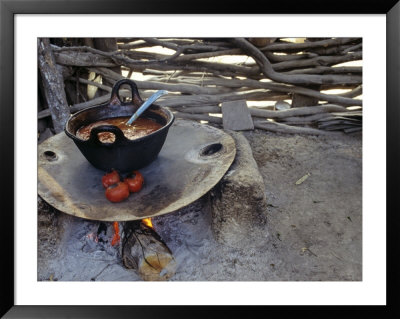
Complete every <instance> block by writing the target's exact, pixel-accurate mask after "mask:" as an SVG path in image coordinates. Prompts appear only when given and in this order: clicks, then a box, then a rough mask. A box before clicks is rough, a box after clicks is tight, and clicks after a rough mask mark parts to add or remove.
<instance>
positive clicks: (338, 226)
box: [245, 131, 362, 281]
mask: <svg viewBox="0 0 400 319" xmlns="http://www.w3.org/2000/svg"><path fill="white" fill-rule="evenodd" d="M245 136H246V137H247V139H248V140H249V142H250V144H251V147H252V150H253V156H254V159H255V160H256V162H257V164H258V167H259V170H260V172H261V174H262V176H263V179H264V183H265V191H266V195H267V201H268V207H269V211H268V221H269V223H268V224H269V225H268V227H269V230H270V234H271V235H272V236H275V237H276V238H277V239H278V247H277V250H280V252H279V251H277V255H279V256H280V258H281V260H282V261H283V262H282V263H281V267H282V269H276V271H277V272H279V273H280V275H278V277H280V278H281V279H282V280H324V281H330V280H362V272H361V270H362V264H361V261H362V147H361V146H362V138H361V134H358V135H355V136H346V135H344V136H343V137H334V138H333V137H315V136H299V135H297V136H293V135H278V134H273V133H265V132H259V131H254V132H248V133H245ZM307 174H310V175H309V177H308V178H307V179H306V180H305V181H304V182H303V183H301V184H298V185H296V182H297V181H298V180H299V179H301V178H302V177H303V176H306V175H307Z"/></svg>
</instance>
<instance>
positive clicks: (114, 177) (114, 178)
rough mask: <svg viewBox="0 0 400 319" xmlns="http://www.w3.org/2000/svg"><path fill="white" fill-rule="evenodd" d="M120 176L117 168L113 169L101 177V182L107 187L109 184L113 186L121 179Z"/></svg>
mask: <svg viewBox="0 0 400 319" xmlns="http://www.w3.org/2000/svg"><path fill="white" fill-rule="evenodd" d="M120 180H121V179H120V177H119V174H118V172H117V171H116V170H112V171H111V172H110V173H107V174H105V175H104V176H103V177H102V178H101V182H102V184H103V186H104V187H105V188H107V187H108V186H111V185H113V184H116V183H118V182H119V181H120Z"/></svg>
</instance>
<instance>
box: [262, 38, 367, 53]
mask: <svg viewBox="0 0 400 319" xmlns="http://www.w3.org/2000/svg"><path fill="white" fill-rule="evenodd" d="M360 40H361V38H336V39H327V40H321V41H315V42H304V43H290V42H288V43H272V44H268V45H266V46H265V47H262V48H261V51H280V52H282V51H293V50H295V51H303V50H304V49H310V48H318V47H327V46H332V45H341V44H346V43H351V42H356V41H360Z"/></svg>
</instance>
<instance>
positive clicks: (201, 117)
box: [174, 112, 222, 124]
mask: <svg viewBox="0 0 400 319" xmlns="http://www.w3.org/2000/svg"><path fill="white" fill-rule="evenodd" d="M174 115H175V116H176V117H178V118H182V119H188V120H194V121H207V122H209V123H215V124H222V118H221V117H216V116H210V115H205V114H190V113H183V112H174Z"/></svg>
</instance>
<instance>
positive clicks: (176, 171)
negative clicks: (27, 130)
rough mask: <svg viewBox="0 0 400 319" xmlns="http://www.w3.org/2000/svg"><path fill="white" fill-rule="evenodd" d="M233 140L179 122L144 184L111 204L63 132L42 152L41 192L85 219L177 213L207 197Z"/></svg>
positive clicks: (97, 174)
mask: <svg viewBox="0 0 400 319" xmlns="http://www.w3.org/2000/svg"><path fill="white" fill-rule="evenodd" d="M235 153H236V148H235V142H234V140H233V138H232V137H231V136H229V135H228V134H227V133H225V132H223V131H222V130H219V129H216V128H214V127H211V126H208V125H204V124H199V123H197V122H192V121H187V120H176V122H175V123H174V125H173V126H172V127H171V128H170V131H169V133H168V136H167V139H166V141H165V144H164V146H163V148H162V150H161V152H160V153H159V155H158V157H157V159H156V160H155V161H154V162H152V163H151V164H150V165H148V166H146V167H144V168H142V169H141V170H140V172H141V173H142V174H143V177H144V180H145V185H144V187H143V188H142V190H141V191H140V192H138V193H133V194H131V195H130V196H129V198H128V199H127V200H125V201H123V202H120V203H111V202H109V201H108V200H107V199H106V197H105V195H104V191H105V190H104V188H103V186H102V184H101V178H102V176H103V175H104V174H105V172H104V171H102V170H99V169H97V168H95V167H93V166H92V165H91V164H90V163H89V162H88V161H87V160H86V159H85V158H84V157H83V155H82V154H81V152H80V151H79V150H78V148H77V147H76V145H75V144H74V143H73V142H72V140H71V139H69V138H68V137H67V136H66V135H65V133H64V132H62V133H60V134H57V135H55V136H53V137H51V138H49V139H47V140H46V141H44V142H43V143H42V144H40V145H39V147H38V192H39V195H40V196H41V197H42V198H43V199H44V200H45V201H47V202H48V203H49V204H51V205H52V206H54V207H55V208H57V209H58V210H60V211H62V212H64V213H67V214H70V215H73V216H77V217H81V218H86V219H91V220H101V221H129V220H137V219H143V218H147V217H153V216H158V215H162V214H167V213H170V212H173V211H176V210H178V209H180V208H182V207H184V206H186V205H188V204H190V203H192V202H193V201H195V200H197V199H198V198H200V197H201V196H203V195H204V194H205V193H207V192H208V191H209V190H210V189H211V188H212V187H213V186H214V185H215V184H217V183H218V181H219V180H220V179H221V178H222V176H223V175H224V174H225V172H226V171H227V170H228V168H229V167H230V165H231V164H232V162H233V160H234V158H235Z"/></svg>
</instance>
